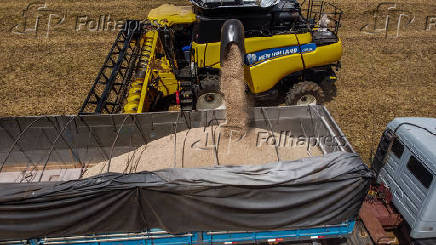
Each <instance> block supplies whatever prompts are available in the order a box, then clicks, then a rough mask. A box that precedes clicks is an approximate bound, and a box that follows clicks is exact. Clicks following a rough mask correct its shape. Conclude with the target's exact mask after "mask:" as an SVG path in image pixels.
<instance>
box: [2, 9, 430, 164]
mask: <svg viewBox="0 0 436 245" xmlns="http://www.w3.org/2000/svg"><path fill="white" fill-rule="evenodd" d="M164 2H166V1H163V0H153V1H144V0H142V1H140V0H119V1H115V0H111V1H107V0H106V1H103V0H95V1H92V2H91V1H84V0H79V1H71V0H68V1H67V0H64V1H60V0H47V1H46V4H47V7H48V8H49V9H51V10H54V11H57V12H50V13H56V14H57V15H65V21H64V22H63V23H62V24H60V25H57V26H55V27H53V29H52V30H51V31H50V32H49V36H48V38H47V37H46V33H47V31H46V28H45V24H46V23H45V22H44V21H46V20H44V19H45V18H44V17H41V23H40V31H39V33H38V34H36V35H35V33H30V32H28V33H25V34H23V35H20V34H14V33H12V32H11V28H13V27H14V26H15V25H17V24H20V23H21V25H20V26H18V27H17V28H18V29H15V31H16V32H17V31H22V29H21V28H22V27H23V26H22V23H23V22H22V21H23V18H22V10H23V9H24V8H25V7H26V6H27V5H28V1H24V0H20V1H17V0H3V1H2V3H1V5H0V28H1V29H0V33H1V35H0V40H1V41H0V49H1V52H0V60H1V62H0V116H16V115H47V114H75V113H77V111H78V109H79V108H80V106H81V103H82V101H83V100H84V99H85V97H86V95H87V93H88V90H89V88H90V86H91V84H92V81H93V79H94V78H95V76H96V74H97V72H98V70H99V68H100V66H101V64H102V62H103V60H104V58H105V56H106V54H107V52H108V50H109V48H110V46H111V44H112V42H113V40H114V38H115V35H116V32H110V31H99V32H93V31H86V30H83V29H85V28H83V27H82V30H81V31H75V27H76V20H77V17H78V16H89V19H94V20H98V19H99V16H100V15H106V16H107V15H111V19H126V18H132V19H143V18H145V16H146V15H147V12H148V11H149V9H151V8H153V7H157V6H159V5H160V4H162V3H164ZM173 2H174V1H173ZM332 2H334V3H335V4H336V5H338V6H339V7H340V8H342V10H343V11H344V18H343V21H342V28H341V30H340V37H341V38H342V41H343V46H344V55H343V59H342V64H343V67H342V70H341V71H340V72H339V74H338V77H339V80H338V82H337V87H338V94H337V97H336V98H335V99H334V100H333V101H331V102H329V103H328V104H327V107H328V109H329V110H330V111H331V112H332V114H333V117H334V118H335V119H336V121H337V122H338V124H339V126H340V127H341V128H342V129H343V131H344V133H345V134H346V135H347V137H348V138H349V140H350V141H351V143H352V144H353V146H355V148H356V150H357V151H358V152H359V153H361V155H362V157H363V158H364V159H365V160H368V159H369V157H370V154H371V151H372V150H373V149H374V148H375V147H376V144H377V141H378V139H379V137H380V134H381V132H382V131H383V129H384V127H385V126H386V124H387V123H388V122H389V121H390V120H392V119H393V118H394V117H398V116H424V117H436V110H435V106H436V85H435V83H434V79H435V77H436V76H435V75H436V67H435V66H436V44H435V43H436V42H435V41H436V26H433V29H432V30H429V31H425V20H426V17H427V16H436V2H434V0H411V1H409V0H407V1H406V0H400V1H396V3H397V6H396V9H401V10H402V12H401V13H407V14H408V15H409V16H411V15H414V16H415V20H414V21H413V22H412V23H411V24H409V25H406V24H405V22H406V23H407V17H405V18H404V19H403V23H402V24H401V25H400V31H399V36H398V37H396V32H395V31H390V32H389V33H388V35H387V38H385V37H384V34H382V33H379V34H367V33H365V32H363V31H361V28H362V27H363V26H364V25H365V24H370V23H371V21H372V19H371V18H370V17H371V14H370V13H368V12H367V11H370V10H373V9H375V8H376V7H377V5H378V4H379V3H382V2H383V1H376V0H369V1H365V0H333V1H332ZM178 3H183V1H178ZM387 7H389V6H384V7H382V10H386V8H387ZM382 14H383V13H382ZM391 16H392V19H393V22H392V24H391V26H390V28H391V29H392V30H393V29H394V28H395V26H394V25H396V24H397V23H396V18H397V17H398V16H397V14H395V13H393V12H391ZM33 18H34V17H33ZM53 18H54V19H53V22H54V21H56V16H53ZM32 21H33V23H34V20H32V19H29V20H28V22H32ZM435 21H436V20H435ZM379 28H380V26H379ZM366 30H367V31H371V28H368V29H366Z"/></svg>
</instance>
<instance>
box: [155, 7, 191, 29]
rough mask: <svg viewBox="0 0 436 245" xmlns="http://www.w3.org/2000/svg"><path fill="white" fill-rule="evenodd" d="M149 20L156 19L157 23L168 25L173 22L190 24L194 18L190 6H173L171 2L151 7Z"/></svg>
mask: <svg viewBox="0 0 436 245" xmlns="http://www.w3.org/2000/svg"><path fill="white" fill-rule="evenodd" d="M148 19H149V20H156V21H158V23H159V24H166V25H168V26H171V25H174V24H190V23H193V22H194V21H195V20H196V16H195V14H194V13H193V12H192V7H191V6H175V5H173V4H163V5H161V6H159V7H158V8H155V9H152V10H151V11H150V13H149V14H148Z"/></svg>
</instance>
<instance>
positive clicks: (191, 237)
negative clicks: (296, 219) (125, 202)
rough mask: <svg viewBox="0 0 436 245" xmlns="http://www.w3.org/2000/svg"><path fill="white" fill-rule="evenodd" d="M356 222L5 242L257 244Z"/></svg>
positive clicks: (345, 231) (316, 235)
mask: <svg viewBox="0 0 436 245" xmlns="http://www.w3.org/2000/svg"><path fill="white" fill-rule="evenodd" d="M354 225H355V221H349V222H345V223H343V224H338V225H329V226H319V227H311V228H306V229H296V230H282V231H280V230H279V231H256V232H225V231H223V232H204V231H203V232H189V233H183V234H177V235H173V234H169V233H167V232H165V231H163V230H159V229H153V230H151V231H149V232H141V233H125V234H101V235H88V236H72V237H56V238H41V239H32V240H24V241H4V242H0V244H8V245H54V244H58V245H62V244H82V245H151V244H155V245H170V244H193V245H194V244H198V245H199V244H253V243H254V244H256V243H280V242H291V241H318V240H322V239H330V238H345V237H347V236H348V235H350V234H351V233H352V232H353V229H354Z"/></svg>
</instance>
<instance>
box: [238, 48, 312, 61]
mask: <svg viewBox="0 0 436 245" xmlns="http://www.w3.org/2000/svg"><path fill="white" fill-rule="evenodd" d="M315 49H316V44H314V43H308V44H303V45H301V47H299V46H291V47H284V48H273V49H267V50H262V51H259V52H256V53H252V54H247V55H246V56H245V62H246V64H247V65H256V64H258V63H260V62H263V61H266V60H270V59H274V58H278V57H282V56H287V55H292V54H298V53H306V52H312V51H314V50H315Z"/></svg>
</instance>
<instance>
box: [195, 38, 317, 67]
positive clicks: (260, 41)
mask: <svg viewBox="0 0 436 245" xmlns="http://www.w3.org/2000/svg"><path fill="white" fill-rule="evenodd" d="M297 37H298V40H297ZM298 41H299V42H300V44H306V43H310V42H312V35H311V34H310V33H309V32H308V33H303V34H284V35H274V36H271V37H251V38H246V39H245V52H246V53H247V54H248V53H253V52H257V51H261V50H265V49H270V48H281V47H288V46H297V45H298ZM192 48H193V49H194V50H195V61H196V62H197V63H198V66H199V67H205V66H210V67H214V68H220V48H221V43H220V42H216V43H206V44H198V43H195V42H193V43H192ZM205 52H206V53H205ZM205 59H206V60H205Z"/></svg>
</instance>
